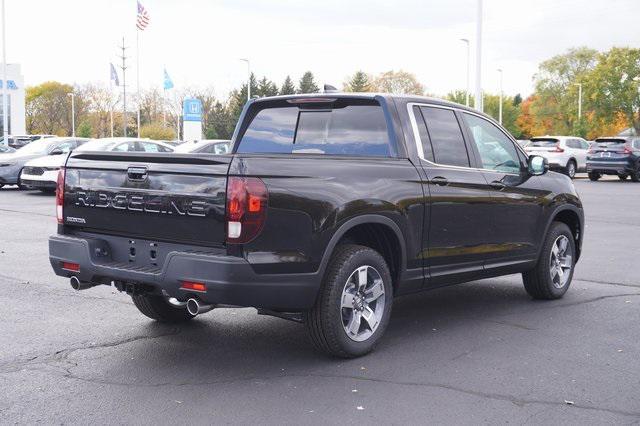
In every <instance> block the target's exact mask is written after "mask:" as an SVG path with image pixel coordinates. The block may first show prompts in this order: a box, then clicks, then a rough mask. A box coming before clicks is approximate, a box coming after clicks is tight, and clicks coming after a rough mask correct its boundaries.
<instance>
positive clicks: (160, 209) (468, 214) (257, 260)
mask: <svg viewBox="0 0 640 426" xmlns="http://www.w3.org/2000/svg"><path fill="white" fill-rule="evenodd" d="M232 145H233V149H232V151H231V153H229V154H225V155H214V154H197V155H194V154H175V153H171V154H166V153H165V154H149V153H119V152H74V153H72V154H71V155H70V156H69V159H68V161H67V164H66V168H65V169H64V170H61V172H60V176H59V181H58V188H57V216H58V223H59V226H58V234H57V235H55V236H52V237H51V238H50V240H49V250H50V260H51V265H52V266H53V269H54V270H55V273H56V274H58V275H61V276H65V277H69V278H70V280H71V284H72V286H73V287H74V288H75V289H85V288H89V287H92V286H95V285H99V284H106V285H115V287H116V288H117V289H118V290H120V291H124V292H127V293H128V294H130V295H131V297H132V298H133V302H134V304H135V306H136V307H137V308H138V309H139V310H140V311H141V312H142V313H143V314H145V315H147V316H148V317H151V318H153V319H156V320H159V321H166V322H179V321H186V320H190V319H192V318H194V317H195V316H196V315H198V314H200V313H203V312H206V311H208V310H211V309H213V308H218V307H229V306H245V307H255V308H257V309H258V312H259V313H262V314H269V315H275V316H279V317H282V318H286V319H291V320H296V321H300V322H303V323H304V324H305V325H306V327H307V328H308V330H309V332H310V336H311V340H312V341H313V343H314V344H315V345H316V346H317V347H318V348H319V349H321V350H323V351H325V352H328V353H329V354H332V355H335V356H342V357H353V356H359V355H363V354H365V353H367V352H368V351H370V350H371V349H372V347H373V346H374V345H375V343H376V342H377V341H378V340H379V339H380V337H381V336H382V334H383V333H384V331H385V329H386V327H387V324H388V322H389V318H390V315H391V307H392V305H393V299H394V297H395V296H400V295H406V294H410V293H414V292H417V291H421V290H427V289H433V288H436V287H440V286H445V285H450V284H455V283H461V282H465V281H470V280H477V279H480V278H487V277H495V276H499V275H505V274H513V273H522V274H523V280H524V287H525V289H526V291H527V292H528V293H529V294H530V295H531V296H532V297H534V298H538V299H555V298H559V297H562V295H563V294H564V293H565V292H566V291H567V289H568V287H569V285H570V283H571V278H572V276H573V271H574V267H575V264H576V262H577V260H578V258H579V256H580V249H581V245H582V240H583V229H584V219H583V211H582V205H581V202H580V200H579V198H578V195H577V194H576V191H575V189H574V186H573V184H572V183H571V181H570V180H569V179H568V178H567V177H566V176H563V175H561V174H557V173H553V172H548V165H547V164H546V163H545V160H544V159H543V158H542V157H537V156H532V157H528V156H527V155H526V154H525V153H524V152H523V151H522V149H521V148H520V147H519V146H518V145H517V144H516V142H515V140H514V139H513V138H512V137H511V136H510V135H509V133H508V132H507V131H506V130H504V129H503V128H502V127H500V126H499V125H498V124H497V123H496V122H495V121H493V120H492V119H491V118H489V117H488V116H486V115H483V114H479V113H478V112H476V111H474V110H472V109H469V108H465V107H463V106H460V105H457V104H453V103H448V102H445V101H441V100H436V99H430V98H424V97H413V96H411V97H409V96H395V95H374V94H345V93H323V94H313V95H295V96H281V97H272V98H262V99H257V100H252V101H251V102H248V103H247V105H246V106H245V108H244V111H243V113H242V116H241V118H240V121H239V123H238V125H237V127H236V130H235V133H234V135H233V141H232Z"/></svg>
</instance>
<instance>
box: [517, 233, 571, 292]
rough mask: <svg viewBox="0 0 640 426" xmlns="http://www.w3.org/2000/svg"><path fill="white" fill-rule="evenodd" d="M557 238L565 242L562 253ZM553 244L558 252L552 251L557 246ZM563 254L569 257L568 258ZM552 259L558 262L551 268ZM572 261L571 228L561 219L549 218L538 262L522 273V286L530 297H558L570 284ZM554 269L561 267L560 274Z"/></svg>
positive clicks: (553, 261)
mask: <svg viewBox="0 0 640 426" xmlns="http://www.w3.org/2000/svg"><path fill="white" fill-rule="evenodd" d="M559 241H565V242H566V249H565V251H564V256H563V255H562V248H561V247H562V243H559ZM554 247H558V248H559V252H560V255H559V256H558V255H556V253H558V251H556V250H558V248H555V249H554ZM552 250H553V252H552ZM567 256H570V258H569V259H568V258H567ZM556 260H557V261H558V263H556V267H555V268H554V270H552V269H551V267H552V265H553V264H554V263H555V261H556ZM575 261H576V245H575V241H574V240H573V234H572V233H571V230H570V229H569V227H568V226H567V225H566V224H564V223H562V222H553V223H552V224H551V227H550V228H549V232H548V233H547V237H546V238H545V240H544V244H543V246H542V252H541V253H540V257H539V259H538V263H537V264H536V266H535V267H534V268H533V269H531V270H530V271H527V272H525V273H523V274H522V280H523V282H524V288H525V290H526V291H527V293H529V296H531V297H533V298H534V299H546V300H553V299H559V298H561V297H562V296H564V294H565V293H566V292H567V290H568V289H569V286H570V285H571V280H572V278H573V271H574V269H575ZM563 264H564V265H563ZM565 267H568V268H565ZM558 270H562V274H559V273H558ZM567 274H568V275H567Z"/></svg>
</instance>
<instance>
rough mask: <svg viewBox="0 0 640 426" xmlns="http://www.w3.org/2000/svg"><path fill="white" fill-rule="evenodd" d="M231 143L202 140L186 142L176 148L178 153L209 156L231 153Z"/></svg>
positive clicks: (217, 140) (219, 140)
mask: <svg viewBox="0 0 640 426" xmlns="http://www.w3.org/2000/svg"><path fill="white" fill-rule="evenodd" d="M230 143H231V141H229V140H227V139H202V140H196V141H191V142H185V143H183V144H182V145H180V146H178V147H176V152H199V153H207V154H227V153H229V151H231V144H230Z"/></svg>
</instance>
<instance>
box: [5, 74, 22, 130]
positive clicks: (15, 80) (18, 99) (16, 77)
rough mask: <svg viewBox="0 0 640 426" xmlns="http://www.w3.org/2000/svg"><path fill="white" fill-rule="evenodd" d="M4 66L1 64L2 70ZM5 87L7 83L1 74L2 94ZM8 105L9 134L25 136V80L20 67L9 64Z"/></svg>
mask: <svg viewBox="0 0 640 426" xmlns="http://www.w3.org/2000/svg"><path fill="white" fill-rule="evenodd" d="M1 69H2V64H0V70H1ZM4 86H5V82H4V80H3V79H2V73H1V72H0V93H1V90H3V87H4ZM6 86H7V97H8V99H7V103H8V108H7V109H8V116H9V134H12V135H24V134H26V126H25V112H24V79H23V77H22V74H21V72H20V65H18V64H7V81H6ZM2 105H3V104H2V99H1V97H0V135H2V134H3V132H4V129H2V114H4V111H3V110H2Z"/></svg>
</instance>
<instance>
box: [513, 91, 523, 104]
mask: <svg viewBox="0 0 640 426" xmlns="http://www.w3.org/2000/svg"><path fill="white" fill-rule="evenodd" d="M521 103H522V96H520V93H517V94H516V95H515V96H514V97H513V102H512V105H513V106H519V105H520V104H521Z"/></svg>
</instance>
